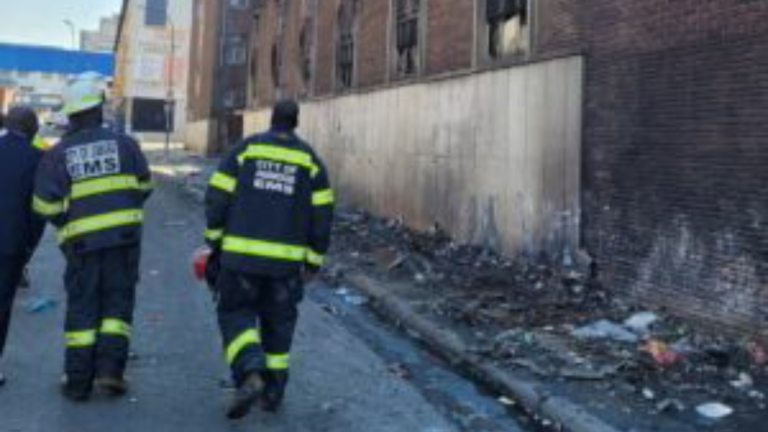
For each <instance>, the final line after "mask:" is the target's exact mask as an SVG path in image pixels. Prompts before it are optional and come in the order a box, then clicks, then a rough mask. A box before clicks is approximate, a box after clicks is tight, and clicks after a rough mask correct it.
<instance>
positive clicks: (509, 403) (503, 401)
mask: <svg viewBox="0 0 768 432" xmlns="http://www.w3.org/2000/svg"><path fill="white" fill-rule="evenodd" d="M498 400H499V403H501V404H502V405H504V406H508V407H511V406H515V405H517V402H515V401H514V400H513V399H511V398H508V397H506V396H501V397H500V398H499V399H498Z"/></svg>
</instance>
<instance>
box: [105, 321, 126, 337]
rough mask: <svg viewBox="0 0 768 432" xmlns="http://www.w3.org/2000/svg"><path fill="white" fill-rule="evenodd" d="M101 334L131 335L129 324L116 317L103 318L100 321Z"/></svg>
mask: <svg viewBox="0 0 768 432" xmlns="http://www.w3.org/2000/svg"><path fill="white" fill-rule="evenodd" d="M99 332H100V333H101V334H105V335H111V336H123V337H125V338H130V337H131V325H130V324H128V323H127V322H125V321H123V320H121V319H117V318H104V320H102V322H101V329H100V330H99Z"/></svg>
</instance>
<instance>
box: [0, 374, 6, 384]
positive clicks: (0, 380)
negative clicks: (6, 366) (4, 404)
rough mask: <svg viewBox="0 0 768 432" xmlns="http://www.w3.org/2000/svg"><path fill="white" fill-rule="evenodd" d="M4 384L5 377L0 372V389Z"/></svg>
mask: <svg viewBox="0 0 768 432" xmlns="http://www.w3.org/2000/svg"><path fill="white" fill-rule="evenodd" d="M5 382H6V379H5V375H3V373H2V372H0V387H2V386H4V385H5Z"/></svg>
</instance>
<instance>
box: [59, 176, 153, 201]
mask: <svg viewBox="0 0 768 432" xmlns="http://www.w3.org/2000/svg"><path fill="white" fill-rule="evenodd" d="M140 189H141V188H140V185H139V180H138V179H137V178H136V176H132V175H117V176H112V177H105V178H100V179H95V180H87V181H84V182H80V183H74V184H73V185H72V199H73V200H76V199H82V198H85V197H89V196H93V195H100V194H104V193H109V192H116V191H123V190H140Z"/></svg>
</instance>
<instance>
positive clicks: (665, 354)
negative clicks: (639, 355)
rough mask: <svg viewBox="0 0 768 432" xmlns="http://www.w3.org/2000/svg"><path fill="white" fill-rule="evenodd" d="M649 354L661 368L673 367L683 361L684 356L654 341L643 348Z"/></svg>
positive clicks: (662, 343)
mask: <svg viewBox="0 0 768 432" xmlns="http://www.w3.org/2000/svg"><path fill="white" fill-rule="evenodd" d="M641 351H642V352H645V353H648V354H650V355H651V357H653V360H654V361H655V362H656V364H657V365H659V366H672V365H674V364H676V363H678V362H679V361H680V360H681V359H682V355H681V354H680V353H678V352H676V351H674V350H672V348H670V347H669V345H667V344H666V343H664V342H662V341H659V340H655V339H652V340H650V341H648V343H647V344H645V345H644V346H643V347H642V348H641Z"/></svg>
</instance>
